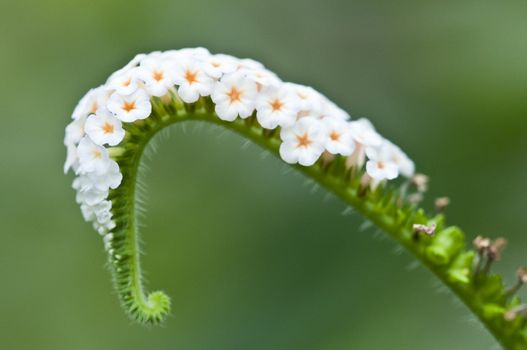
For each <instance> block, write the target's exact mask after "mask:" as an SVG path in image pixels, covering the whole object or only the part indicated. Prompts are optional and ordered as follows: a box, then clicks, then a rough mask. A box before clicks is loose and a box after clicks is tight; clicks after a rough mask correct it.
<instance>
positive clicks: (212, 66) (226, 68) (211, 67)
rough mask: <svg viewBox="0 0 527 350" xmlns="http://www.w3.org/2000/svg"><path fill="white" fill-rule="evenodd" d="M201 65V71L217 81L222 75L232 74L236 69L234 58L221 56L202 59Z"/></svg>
mask: <svg viewBox="0 0 527 350" xmlns="http://www.w3.org/2000/svg"><path fill="white" fill-rule="evenodd" d="M202 65H203V71H205V73H206V74H207V75H208V76H209V77H211V78H213V79H219V78H221V77H222V76H223V75H224V74H229V73H233V72H234V71H236V69H237V68H238V65H237V61H236V58H235V57H232V56H229V55H222V54H217V55H211V56H208V57H204V58H203V60H202Z"/></svg>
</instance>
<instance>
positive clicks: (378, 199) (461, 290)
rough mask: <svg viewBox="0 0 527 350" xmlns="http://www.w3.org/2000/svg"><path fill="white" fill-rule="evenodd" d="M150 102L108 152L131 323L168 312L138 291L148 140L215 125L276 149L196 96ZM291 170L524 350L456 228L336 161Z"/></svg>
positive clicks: (117, 260) (267, 135) (521, 327)
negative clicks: (426, 231) (114, 172)
mask: <svg viewBox="0 0 527 350" xmlns="http://www.w3.org/2000/svg"><path fill="white" fill-rule="evenodd" d="M152 102H153V106H154V109H153V112H152V115H151V116H150V117H149V118H148V119H146V120H144V121H138V122H135V123H132V124H127V126H126V131H127V136H126V139H125V141H124V142H123V143H122V144H121V145H120V146H119V147H116V148H113V149H111V150H110V152H111V153H110V154H111V155H112V157H113V158H114V159H115V160H116V161H117V162H118V163H119V166H120V167H121V172H122V173H123V176H124V178H123V183H122V185H121V186H120V187H119V188H118V189H116V190H114V191H112V193H111V195H110V199H111V200H112V203H113V209H112V211H113V214H114V219H115V221H116V224H117V227H116V229H115V230H114V232H113V239H112V240H111V241H110V243H109V247H108V252H109V260H110V267H111V270H112V274H113V279H114V284H115V288H116V289H117V292H118V294H119V298H120V300H121V303H122V304H123V306H124V308H125V309H126V310H127V311H128V313H129V315H130V316H131V317H132V318H133V319H135V320H137V321H139V322H141V323H145V324H156V323H159V322H161V321H162V320H163V319H165V317H166V316H167V315H168V313H169V309H170V301H169V298H168V297H167V296H166V295H165V294H164V293H162V292H154V293H151V294H148V295H146V294H145V292H144V287H143V284H142V277H141V267H140V261H139V256H140V249H139V238H138V232H137V218H136V211H137V203H136V202H137V196H136V186H137V184H136V182H137V173H138V169H139V165H140V162H141V156H142V154H143V151H144V149H145V147H146V145H147V144H148V142H149V141H150V139H151V138H152V137H153V136H154V135H155V134H156V133H157V132H158V131H160V130H161V129H163V128H165V127H167V126H169V125H171V124H174V123H180V122H186V121H191V120H196V121H207V122H212V123H215V124H219V125H222V126H224V127H226V128H227V129H230V130H233V131H235V132H237V133H239V134H241V135H243V136H245V137H246V138H248V139H250V140H252V141H253V142H255V143H256V144H258V145H260V146H262V147H263V148H265V149H267V150H269V151H271V152H272V153H273V154H275V155H278V149H279V145H280V140H279V138H278V131H276V130H275V131H269V130H264V129H262V128H261V127H260V126H259V125H258V123H256V122H255V119H254V116H253V117H250V118H248V119H246V120H241V119H237V120H236V121H234V122H224V121H221V120H220V119H219V118H218V117H217V116H216V115H215V113H214V111H213V105H212V103H211V101H210V100H209V99H200V100H199V101H198V102H197V103H195V104H192V105H186V104H182V103H181V102H180V101H178V100H177V99H176V98H173V99H171V100H170V101H165V102H162V101H161V100H160V99H153V101H152ZM294 167H295V168H296V169H298V170H299V171H301V172H302V173H304V174H305V175H306V176H308V177H311V178H312V179H314V180H315V181H316V182H317V183H319V184H320V185H322V186H323V187H325V188H326V189H327V190H328V191H330V192H333V193H334V194H336V195H337V196H338V197H339V198H340V199H342V200H343V201H344V202H345V203H347V204H348V205H350V206H352V207H353V208H354V209H355V210H357V211H358V212H360V213H361V214H362V215H363V216H364V217H366V218H367V219H368V220H370V221H371V222H372V223H374V224H375V225H377V226H378V227H380V228H381V229H382V230H384V231H385V232H386V233H388V234H389V235H390V236H391V237H392V238H393V239H395V240H396V241H397V242H398V243H400V244H401V245H402V246H404V247H405V248H406V249H407V250H409V251H410V252H411V253H412V254H413V255H414V256H415V257H416V258H417V259H418V260H419V261H421V263H422V264H423V265H425V266H427V267H428V268H429V269H430V270H431V271H432V272H433V273H434V274H435V275H436V276H437V277H438V278H439V279H440V280H441V282H442V283H443V284H445V285H446V286H448V287H449V288H450V289H451V290H452V291H453V292H454V293H455V294H456V295H457V296H458V297H459V298H460V299H461V300H462V301H463V302H464V303H465V304H466V306H467V307H468V308H469V309H470V310H471V311H472V312H473V313H474V314H475V315H476V316H477V317H478V318H479V319H480V320H481V322H482V323H483V324H484V325H485V326H486V328H487V329H488V330H489V331H490V332H491V333H492V334H493V335H494V336H495V338H496V339H497V340H498V341H499V342H500V343H501V344H502V345H503V346H504V347H505V348H507V349H513V350H519V349H527V336H526V334H525V326H526V322H525V321H524V319H523V318H521V317H518V318H515V319H513V320H512V321H511V320H505V319H504V314H505V313H506V312H507V311H508V310H510V309H511V308H513V307H515V306H518V305H519V299H518V298H513V299H512V300H510V298H509V297H508V295H507V293H506V292H505V290H504V287H503V284H502V281H501V277H500V276H498V275H493V274H485V275H482V274H475V273H474V268H473V266H474V259H475V257H476V253H475V252H474V251H470V250H468V251H467V250H465V246H466V243H465V235H464V233H463V232H462V231H461V230H460V229H459V228H457V227H446V226H445V219H444V217H443V215H437V216H434V217H429V216H428V215H426V214H425V212H424V210H422V209H419V208H416V207H414V206H411V205H409V204H404V201H403V202H402V204H401V200H400V193H399V191H397V190H396V189H390V188H388V187H387V186H384V187H383V186H380V187H379V188H378V189H376V190H370V189H368V188H364V186H363V185H361V177H362V173H361V171H360V170H357V169H354V170H352V171H350V170H349V169H347V168H346V166H345V159H344V158H342V157H336V158H334V159H332V160H320V161H319V162H318V163H316V164H315V165H313V166H311V167H302V166H294ZM414 224H424V225H431V224H435V225H437V229H436V232H437V233H436V234H435V235H434V236H432V237H430V236H426V235H420V236H418V238H419V239H416V236H415V235H414V232H413V228H412V227H413V225H414Z"/></svg>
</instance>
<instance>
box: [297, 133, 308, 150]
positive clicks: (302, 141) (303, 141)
mask: <svg viewBox="0 0 527 350" xmlns="http://www.w3.org/2000/svg"><path fill="white" fill-rule="evenodd" d="M296 140H297V141H298V145H297V146H296V148H300V147H308V146H309V145H310V144H311V142H312V141H311V140H310V139H309V136H308V135H307V132H306V133H305V134H304V135H297V136H296Z"/></svg>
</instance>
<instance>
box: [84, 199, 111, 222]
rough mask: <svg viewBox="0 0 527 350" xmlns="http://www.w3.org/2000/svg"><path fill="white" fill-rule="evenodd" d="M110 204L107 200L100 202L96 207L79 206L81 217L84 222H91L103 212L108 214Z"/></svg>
mask: <svg viewBox="0 0 527 350" xmlns="http://www.w3.org/2000/svg"><path fill="white" fill-rule="evenodd" d="M111 209H112V202H111V201H108V200H104V201H101V202H99V203H97V204H96V205H88V204H81V211H82V216H83V217H84V220H85V221H93V220H94V219H95V218H96V217H97V216H98V215H101V213H104V212H110V210H111Z"/></svg>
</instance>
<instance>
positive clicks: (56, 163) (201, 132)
mask: <svg viewBox="0 0 527 350" xmlns="http://www.w3.org/2000/svg"><path fill="white" fill-rule="evenodd" d="M526 15H527V3H526V2H525V1H524V0H507V1H482V0H446V1H431V0H428V1H417V0H415V1H412V0H401V1H380V0H353V1H314V0H313V1H311V0H309V1H307V0H288V1H284V0H268V1H258V0H254V1H253V0H222V1H212V0H208V1H207V0H194V1H161V0H150V1H132V0H112V1H109V0H105V1H102V0H92V1H77V0H40V1H37V0H17V1H12V0H2V1H1V2H0V29H1V31H0V33H1V34H0V35H1V40H0V76H1V84H0V121H1V124H0V223H1V226H0V234H1V236H0V238H1V241H0V242H1V243H0V274H1V276H2V282H1V288H0V300H1V301H0V348H2V349H54V350H61V349H68V350H70V349H78V350H83V349H86V350H88V349H89V350H92V349H113V350H121V349H184V350H202V349H205V350H208V349H211V350H223V349H225V350H227V349H229V350H232V349H252V350H268V349H273V350H281V349H284V350H285V349H287V350H292V349H302V350H320V349H324V350H345V349H359V350H360V349H404V350H407V349H430V350H440V349H454V350H456V349H466V350H469V349H478V350H479V349H490V348H492V347H494V346H496V345H495V342H494V341H493V339H492V338H491V337H490V336H489V335H488V334H487V333H486V332H485V331H484V330H483V329H481V327H480V326H479V324H478V323H477V322H476V321H474V320H473V319H471V317H470V314H469V313H468V312H467V311H466V309H465V308H464V307H463V306H461V305H459V304H458V303H457V302H456V301H455V299H454V298H453V297H452V296H451V295H450V294H449V293H447V292H445V291H444V290H443V289H442V288H440V286H438V284H437V282H436V281H435V280H434V278H433V277H432V276H431V274H430V273H429V272H428V271H425V270H423V269H422V268H415V265H413V264H412V261H413V260H412V258H411V257H410V256H408V255H407V254H404V253H403V254H400V252H399V251H398V250H397V247H396V245H395V244H394V243H393V242H391V241H390V240H388V239H384V238H383V237H384V236H383V235H382V234H380V235H379V234H378V233H376V231H375V229H371V228H370V229H362V230H361V229H360V226H361V224H362V222H363V221H362V219H361V218H360V217H357V216H353V215H343V214H342V213H343V210H344V209H345V207H344V205H343V204H342V203H340V202H339V201H338V200H336V199H335V198H332V197H328V196H326V195H325V194H324V193H323V191H322V190H318V191H317V190H316V189H315V190H313V188H312V185H311V184H309V183H307V184H306V182H305V179H304V178H302V176H300V175H298V174H295V173H293V172H288V171H286V168H284V166H283V165H282V163H281V162H279V161H278V160H276V159H274V158H273V157H266V155H265V154H263V153H262V151H261V150H259V149H258V148H257V147H256V146H253V145H248V146H247V145H245V141H244V140H243V139H241V138H240V137H238V136H236V135H234V134H231V133H228V132H227V133H225V132H222V131H221V130H218V129H215V128H213V127H210V126H193V125H187V128H186V129H185V130H183V129H181V128H177V127H176V128H175V129H174V130H173V132H172V136H171V138H170V139H168V140H164V141H162V142H161V144H162V147H160V151H159V152H158V153H157V154H156V155H155V156H154V157H153V159H152V160H150V161H149V162H148V163H149V165H150V167H151V168H152V171H151V172H150V173H149V174H147V175H146V176H147V177H146V178H147V180H146V182H147V185H148V189H149V192H148V214H147V218H146V219H145V222H144V224H145V228H144V230H143V239H144V241H145V245H144V250H145V256H144V265H145V269H146V271H147V272H148V280H149V286H150V287H152V288H161V289H163V290H165V291H166V292H167V293H168V294H169V295H170V296H172V298H173V316H172V317H170V319H169V320H168V322H167V323H166V324H165V325H164V326H163V327H161V328H155V329H145V328H142V327H140V326H137V325H135V324H133V323H131V322H130V321H129V320H128V319H127V318H126V316H125V315H124V313H123V312H122V310H121V309H120V307H119V304H118V301H117V298H116V296H115V295H114V292H113V291H112V287H111V283H110V276H109V273H108V271H106V269H105V261H106V258H105V255H104V252H103V247H102V243H101V240H100V239H99V237H98V236H97V234H95V233H94V232H93V231H92V230H91V228H90V227H89V225H87V224H85V223H83V221H82V218H81V215H80V212H79V209H78V207H77V206H76V204H75V202H74V193H73V191H72V190H71V189H70V182H71V176H70V177H65V176H64V175H63V174H62V162H63V159H64V156H65V149H64V147H63V146H62V139H63V128H64V126H65V125H66V123H67V122H68V120H69V117H70V115H71V111H72V109H73V107H74V106H75V104H76V101H77V100H78V99H79V98H80V97H81V96H82V95H83V94H84V93H85V91H87V90H88V89H89V88H90V87H94V86H96V85H98V84H100V83H102V82H103V81H104V80H105V79H106V77H107V76H108V75H109V74H110V73H111V72H112V71H113V70H116V69H117V68H119V67H120V66H122V65H123V64H125V63H126V62H127V61H128V60H129V59H130V58H132V57H133V55H135V54H136V53H138V52H148V51H152V50H159V49H172V48H181V47H187V46H206V47H208V48H209V49H210V50H212V51H213V52H225V53H229V54H234V55H238V56H241V57H251V58H255V59H258V60H261V61H263V62H264V63H266V65H267V66H268V67H269V68H271V69H272V70H274V71H276V72H277V73H279V75H280V76H281V77H282V78H283V79H285V80H291V81H295V82H300V83H304V84H311V85H314V86H316V87H317V88H318V89H320V90H321V91H322V92H324V93H325V94H327V95H328V96H330V97H331V98H332V99H333V100H334V101H336V102H337V103H339V104H340V105H341V106H342V107H344V108H345V109H347V110H348V111H350V112H351V113H352V114H353V115H354V116H368V117H370V118H371V120H372V121H373V122H374V123H375V124H376V125H377V127H378V129H379V130H380V131H381V132H382V133H383V134H385V135H386V136H387V137H389V138H390V139H392V140H394V141H396V142H397V143H399V144H401V145H402V146H403V147H404V149H405V150H407V152H408V153H409V154H410V155H411V156H412V157H413V158H414V159H415V160H416V162H417V164H418V168H419V170H420V171H422V172H424V173H426V174H429V175H430V176H431V179H432V182H431V190H430V192H429V199H428V201H427V203H426V204H427V205H428V206H429V207H430V203H431V201H432V199H433V198H434V197H436V196H440V195H448V196H450V197H451V199H452V205H451V207H450V208H449V209H448V214H449V221H450V222H451V223H456V224H458V225H461V226H462V227H463V228H464V229H465V230H466V232H467V233H468V234H469V235H470V236H471V237H474V236H475V235H476V234H477V233H481V234H484V235H492V236H497V235H506V236H507V237H509V239H510V245H509V247H508V251H507V253H506V256H505V258H504V259H503V261H502V262H501V263H500V264H499V266H498V267H497V269H498V270H499V271H501V272H503V273H504V274H506V276H508V280H507V281H508V282H512V281H513V279H514V277H513V274H514V270H515V268H516V267H517V266H518V265H520V264H527V254H526V251H527V237H526V236H525V227H526V226H527V215H526V213H525V207H526V204H527V183H526V181H525V180H526V178H527V160H526V155H527V137H526V136H527V98H526V97H527V40H526V38H527V21H526Z"/></svg>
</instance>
